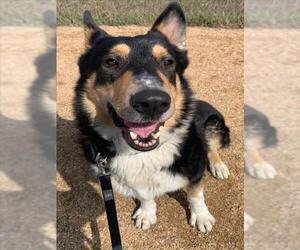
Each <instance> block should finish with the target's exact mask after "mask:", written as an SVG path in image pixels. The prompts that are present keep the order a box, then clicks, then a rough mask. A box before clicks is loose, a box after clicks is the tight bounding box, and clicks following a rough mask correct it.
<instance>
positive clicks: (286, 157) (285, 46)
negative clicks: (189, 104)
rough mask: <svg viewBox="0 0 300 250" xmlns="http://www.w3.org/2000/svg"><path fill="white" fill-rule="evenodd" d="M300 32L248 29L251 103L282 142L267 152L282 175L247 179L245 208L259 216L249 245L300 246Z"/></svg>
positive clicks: (248, 235) (247, 91)
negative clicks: (275, 131) (268, 178)
mask: <svg viewBox="0 0 300 250" xmlns="http://www.w3.org/2000/svg"><path fill="white" fill-rule="evenodd" d="M299 35H300V31H299V29H298V30H297V29H294V30H292V29H290V30H288V29H280V30H279V29H278V30H276V29H247V30H245V102H246V103H247V104H249V105H251V106H253V107H255V108H256V109H258V110H260V111H262V112H263V113H265V114H266V115H267V116H268V117H269V119H270V121H271V123H272V125H273V126H275V127H276V128H277V132H278V141H279V142H278V146H277V147H276V148H272V149H267V150H262V151H261V153H262V155H263V156H264V158H265V160H266V161H268V162H269V163H270V164H272V165H273V166H274V167H275V169H276V170H277V173H278V175H277V176H276V178H275V179H272V180H257V179H253V178H251V177H249V176H247V177H246V178H245V210H246V211H247V213H248V214H250V215H251V216H252V217H253V218H254V220H255V221H254V224H253V225H252V226H251V227H250V229H249V231H247V233H246V234H245V249H247V250H248V249H249V250H250V249H251V250H252V249H253V250H260V249H300V240H299V235H300V227H299V221H300V214H299V209H300V199H299V190H300V183H299V178H300V172H299V162H300V155H299V148H300V144H299V136H297V135H298V133H299V122H300V114H299V90H300V89H299V82H300V73H299V67H300V61H299V55H300V48H299V42H300V39H299V38H300V36H299ZM297 211H298V212H297Z"/></svg>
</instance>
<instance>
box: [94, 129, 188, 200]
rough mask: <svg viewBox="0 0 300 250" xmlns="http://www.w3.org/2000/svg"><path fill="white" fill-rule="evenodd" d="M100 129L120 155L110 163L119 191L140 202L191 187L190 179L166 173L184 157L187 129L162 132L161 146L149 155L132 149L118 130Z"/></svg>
mask: <svg viewBox="0 0 300 250" xmlns="http://www.w3.org/2000/svg"><path fill="white" fill-rule="evenodd" d="M97 130H98V131H99V132H101V134H105V135H108V136H107V137H108V138H109V139H111V140H113V142H114V145H115V147H116V151H117V152H118V153H117V155H116V156H115V157H114V158H113V159H112V160H111V161H110V168H111V171H112V173H113V174H112V183H113V187H114V190H115V191H117V192H119V193H121V194H123V195H126V196H131V197H135V198H138V199H153V198H155V197H157V196H160V195H162V194H165V193H167V192H172V191H175V190H178V189H180V188H182V187H184V186H186V185H187V184H188V179H187V178H186V177H184V176H182V175H180V174H173V173H171V172H169V171H166V170H163V169H164V168H168V167H170V166H171V165H172V164H173V163H174V159H175V157H176V156H179V155H180V153H179V145H180V144H181V143H182V140H183V136H184V135H186V127H185V126H184V127H183V128H180V129H178V130H177V131H174V132H173V133H172V134H171V133H168V132H162V133H161V136H160V141H161V142H160V145H159V146H158V147H157V148H156V149H154V150H151V151H148V152H140V151H136V150H134V149H132V148H131V147H129V146H128V144H127V143H126V142H125V140H124V139H123V137H122V134H121V132H120V131H118V130H114V131H111V130H110V131H108V130H106V129H105V128H103V127H102V128H101V127H97ZM103 132H104V133H103ZM109 135H113V136H109Z"/></svg>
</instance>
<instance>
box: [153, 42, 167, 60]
mask: <svg viewBox="0 0 300 250" xmlns="http://www.w3.org/2000/svg"><path fill="white" fill-rule="evenodd" d="M152 54H153V56H154V57H155V58H156V59H160V58H162V57H164V56H167V55H169V53H168V51H167V49H166V48H164V47H163V46H161V45H159V44H156V45H154V46H153V48H152Z"/></svg>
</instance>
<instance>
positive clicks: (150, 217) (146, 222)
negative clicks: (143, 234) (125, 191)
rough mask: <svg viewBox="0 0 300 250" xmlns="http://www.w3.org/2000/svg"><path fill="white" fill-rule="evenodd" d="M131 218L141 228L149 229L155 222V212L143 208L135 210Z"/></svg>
mask: <svg viewBox="0 0 300 250" xmlns="http://www.w3.org/2000/svg"><path fill="white" fill-rule="evenodd" d="M132 218H133V219H134V220H135V226H136V227H137V228H141V229H143V230H146V229H149V228H150V226H151V225H153V224H155V223H156V212H155V211H149V210H146V209H143V208H141V207H140V208H139V209H138V210H136V212H135V213H134V215H133V216H132Z"/></svg>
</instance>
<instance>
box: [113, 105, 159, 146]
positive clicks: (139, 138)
mask: <svg viewBox="0 0 300 250" xmlns="http://www.w3.org/2000/svg"><path fill="white" fill-rule="evenodd" d="M108 110H109V112H110V114H111V116H112V118H113V121H114V124H115V125H116V126H117V127H119V128H120V129H122V134H123V137H124V139H125V141H126V142H127V144H128V145H129V146H130V147H132V148H134V149H136V150H139V151H149V150H153V149H155V148H156V147H157V146H158V144H159V136H160V131H159V129H160V127H161V126H163V123H162V122H158V121H157V122H139V123H137V122H130V121H126V120H124V119H122V118H121V117H120V116H119V115H118V114H117V112H116V111H115V109H114V108H113V106H112V105H111V104H108Z"/></svg>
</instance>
